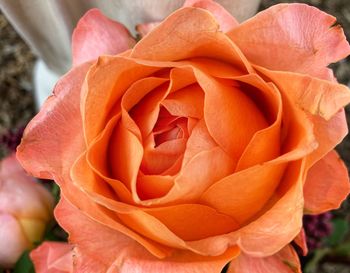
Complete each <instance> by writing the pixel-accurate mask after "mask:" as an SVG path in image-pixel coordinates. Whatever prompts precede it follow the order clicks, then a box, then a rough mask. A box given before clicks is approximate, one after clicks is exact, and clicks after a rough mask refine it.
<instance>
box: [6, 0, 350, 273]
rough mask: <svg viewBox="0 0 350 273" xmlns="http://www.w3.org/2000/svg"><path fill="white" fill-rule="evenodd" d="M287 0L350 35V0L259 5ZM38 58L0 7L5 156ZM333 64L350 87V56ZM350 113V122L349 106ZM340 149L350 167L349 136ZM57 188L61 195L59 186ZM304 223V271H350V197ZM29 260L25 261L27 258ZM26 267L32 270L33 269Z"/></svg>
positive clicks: (29, 109) (26, 106)
mask: <svg viewBox="0 0 350 273" xmlns="http://www.w3.org/2000/svg"><path fill="white" fill-rule="evenodd" d="M282 2H284V3H286V2H289V3H292V2H299V3H300V2H302V3H307V4H309V5H313V6H316V7H318V8H319V9H321V10H323V11H325V12H327V13H330V14H332V15H334V16H335V17H336V18H337V20H338V23H339V24H341V25H342V27H343V28H344V30H345V33H346V36H347V39H348V41H349V40H350V0H305V1H289V0H287V1H278V0H262V3H261V6H260V10H262V9H265V8H268V7H269V6H271V5H274V4H277V3H282ZM34 62H35V56H34V55H33V53H32V52H31V50H30V49H29V47H28V46H27V45H26V44H25V43H24V42H23V40H22V39H21V38H20V37H19V36H18V34H17V33H16V32H15V30H14V29H13V28H12V27H11V25H10V24H9V23H8V21H7V20H6V18H5V16H4V15H3V14H2V13H1V11H0V159H1V158H3V157H4V156H5V155H7V154H8V153H9V152H11V150H13V149H15V147H16V145H17V144H18V142H19V141H20V137H21V134H22V132H23V129H24V127H25V125H26V124H27V123H28V121H29V120H30V119H31V118H32V117H33V115H34V114H35V102H34V97H33V81H32V72H33V66H34ZM331 67H332V68H333V69H334V73H335V75H336V77H337V79H338V81H339V82H340V83H342V84H345V85H347V86H349V87H350V57H348V58H347V59H345V60H343V61H341V62H339V63H337V64H332V65H331ZM347 117H348V124H349V122H350V106H349V107H348V108H347ZM337 150H338V152H339V153H340V155H341V157H342V158H343V160H344V161H345V162H346V164H347V166H348V169H350V136H348V137H346V138H345V139H344V141H343V142H342V143H341V144H340V145H339V146H338V147H337ZM48 187H53V186H52V185H51V186H50V185H49V186H48ZM52 190H53V191H54V192H55V194H57V188H53V189H52ZM304 222H305V226H306V227H307V230H306V232H307V235H308V236H309V241H308V243H309V247H310V248H311V251H310V252H309V254H308V255H307V256H306V257H302V258H301V259H302V263H303V267H304V272H306V273H350V228H349V225H350V198H348V200H346V201H345V202H344V204H343V205H342V207H341V208H340V209H339V210H337V211H333V212H332V213H331V214H327V215H321V216H319V217H307V218H305V219H304ZM52 227H55V225H54V224H53V225H52V226H51V228H52ZM53 232H55V233H57V227H55V228H54V229H53ZM58 232H59V231H58ZM49 235H50V234H49ZM58 237H59V236H58ZM25 259H26V258H25V257H24V258H23V259H22V261H21V262H22V263H23V262H28V261H26V260H25ZM23 268H24V267H17V269H16V270H15V272H16V271H17V272H21V273H25V272H24V271H23V270H24V269H23ZM30 270H32V269H30ZM1 272H2V271H1V269H0V273H1ZM26 272H32V271H29V269H28V271H27V270H26Z"/></svg>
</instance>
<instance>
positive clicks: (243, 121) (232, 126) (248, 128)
mask: <svg viewBox="0 0 350 273" xmlns="http://www.w3.org/2000/svg"><path fill="white" fill-rule="evenodd" d="M195 75H196V78H197V80H198V83H199V85H200V86H201V88H202V89H203V91H204V93H205V99H204V119H205V122H206V124H207V127H208V131H209V132H210V135H211V136H212V137H213V139H214V140H215V141H216V142H217V143H218V145H219V146H220V147H222V149H223V150H224V151H225V152H226V153H227V154H228V155H229V156H231V157H232V158H233V159H234V160H238V159H239V158H240V156H241V154H242V152H243V151H244V149H245V147H246V146H247V144H248V143H249V141H250V140H251V138H252V137H253V135H254V134H255V133H256V132H257V131H259V130H261V129H263V128H266V127H267V125H268V124H267V122H266V120H265V117H264V115H263V114H262V113H261V111H260V110H259V108H258V107H257V106H256V105H255V103H254V102H253V101H252V100H251V99H250V98H249V97H248V96H247V95H246V94H245V93H244V92H243V91H242V90H240V89H239V88H237V87H236V86H234V82H233V81H232V82H231V83H229V84H226V83H221V82H220V81H218V80H216V79H214V78H211V77H209V76H207V75H205V74H204V73H202V72H200V71H199V70H195ZM218 109H220V110H219V111H218ZM237 128H239V130H238V129H237ZM228 136H229V137H228Z"/></svg>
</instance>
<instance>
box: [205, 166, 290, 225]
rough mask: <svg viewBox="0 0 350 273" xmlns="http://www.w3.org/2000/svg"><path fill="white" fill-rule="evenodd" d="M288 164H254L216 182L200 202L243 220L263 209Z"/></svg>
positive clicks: (239, 221) (240, 220) (241, 222)
mask: <svg viewBox="0 0 350 273" xmlns="http://www.w3.org/2000/svg"><path fill="white" fill-rule="evenodd" d="M285 167H286V164H279V165H271V164H270V165H269V166H267V165H265V166H257V167H255V168H250V169H247V170H245V171H241V172H238V173H235V174H232V175H230V176H227V177H225V178H223V179H222V180H220V181H219V182H217V183H215V184H214V185H212V186H211V187H210V188H209V189H207V190H206V191H205V192H204V194H203V195H202V196H201V200H200V202H201V203H202V204H206V205H208V206H210V207H213V208H215V209H216V210H217V211H219V212H221V213H224V214H227V215H230V216H232V217H233V218H234V219H236V220H237V221H238V223H240V224H243V223H245V222H246V221H247V220H249V219H250V218H252V217H253V216H254V215H255V214H256V213H257V212H259V211H260V210H261V209H262V208H263V207H264V205H265V204H266V203H267V201H268V200H269V199H270V198H271V197H272V195H273V194H274V192H275V190H276V188H277V187H278V185H279V183H280V181H281V178H282V175H283V173H284V170H285Z"/></svg>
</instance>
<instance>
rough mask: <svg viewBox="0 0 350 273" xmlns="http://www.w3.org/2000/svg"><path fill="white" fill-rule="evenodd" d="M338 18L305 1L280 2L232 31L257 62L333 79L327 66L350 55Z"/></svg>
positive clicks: (233, 38)
mask: <svg viewBox="0 0 350 273" xmlns="http://www.w3.org/2000/svg"><path fill="white" fill-rule="evenodd" d="M335 22H336V19H335V18H334V17H333V16H331V15H329V14H326V13H324V12H322V11H320V10H318V9H316V8H314V7H311V6H307V5H305V4H280V5H275V6H273V7H271V8H269V9H267V10H265V11H262V12H260V13H259V14H257V15H256V16H255V17H253V18H251V19H249V20H248V21H246V22H244V23H243V24H241V25H239V26H238V27H236V28H234V29H233V30H232V31H230V32H229V33H228V36H229V37H230V38H231V39H232V40H233V41H234V42H235V43H236V44H237V45H238V47H239V48H240V49H241V50H242V52H243V53H244V54H245V56H246V57H247V58H248V59H249V60H250V61H251V62H252V63H254V64H257V65H260V66H263V67H266V68H269V69H272V70H284V71H292V72H300V73H304V74H309V75H312V76H315V77H320V78H325V79H329V78H330V77H329V70H328V69H327V66H328V65H329V64H330V63H333V62H336V61H339V60H340V59H343V58H345V57H346V56H348V55H349V54H350V46H349V44H348V43H347V41H346V39H345V35H344V33H343V30H342V29H341V27H340V26H339V25H335Z"/></svg>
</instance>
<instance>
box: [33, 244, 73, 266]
mask: <svg viewBox="0 0 350 273" xmlns="http://www.w3.org/2000/svg"><path fill="white" fill-rule="evenodd" d="M72 249H73V246H72V245H69V244H67V243H58V242H48V241H46V242H44V243H42V244H41V245H40V246H39V247H37V248H36V249H34V250H33V251H32V252H31V253H30V258H31V259H32V260H33V263H34V266H35V272H37V273H63V272H66V273H69V272H72V271H73V252H72Z"/></svg>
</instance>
